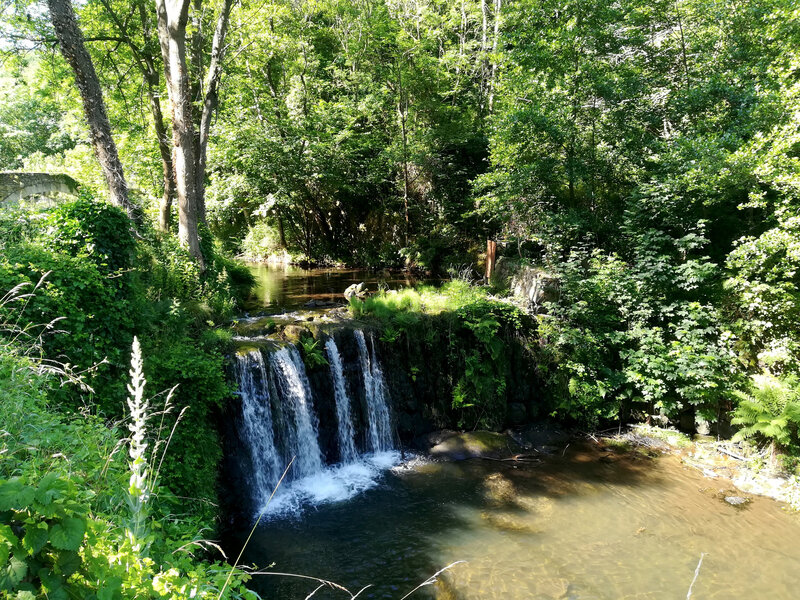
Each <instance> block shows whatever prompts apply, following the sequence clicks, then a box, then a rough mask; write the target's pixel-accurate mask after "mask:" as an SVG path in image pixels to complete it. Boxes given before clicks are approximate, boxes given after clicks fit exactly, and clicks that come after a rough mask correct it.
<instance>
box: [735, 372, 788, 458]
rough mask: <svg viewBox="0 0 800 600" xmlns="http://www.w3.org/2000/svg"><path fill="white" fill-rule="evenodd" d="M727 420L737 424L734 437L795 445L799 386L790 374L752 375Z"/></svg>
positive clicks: (773, 449)
mask: <svg viewBox="0 0 800 600" xmlns="http://www.w3.org/2000/svg"><path fill="white" fill-rule="evenodd" d="M737 396H738V397H739V404H738V406H737V407H736V410H734V412H733V418H732V419H731V423H732V424H733V425H741V429H739V431H738V432H736V435H734V436H733V439H734V440H746V439H753V438H755V439H760V440H762V441H765V442H768V443H770V445H771V446H772V451H773V453H774V452H775V450H776V449H777V447H785V448H788V447H796V446H797V432H798V426H800V386H798V381H797V379H796V378H794V377H786V378H784V379H778V378H777V377H775V376H773V375H770V374H762V375H756V376H754V377H753V383H752V385H751V388H750V390H749V394H745V393H742V392H739V393H738V394H737Z"/></svg>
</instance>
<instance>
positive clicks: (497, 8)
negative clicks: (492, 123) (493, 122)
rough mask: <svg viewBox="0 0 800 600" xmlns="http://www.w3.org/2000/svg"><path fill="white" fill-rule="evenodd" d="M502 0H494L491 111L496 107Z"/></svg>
mask: <svg viewBox="0 0 800 600" xmlns="http://www.w3.org/2000/svg"><path fill="white" fill-rule="evenodd" d="M501 2H502V0H494V38H492V69H491V72H490V73H489V86H488V89H489V113H491V112H492V110H493V109H494V88H495V80H496V79H497V46H498V42H499V41H500V10H501Z"/></svg>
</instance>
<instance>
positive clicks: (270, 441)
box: [236, 350, 281, 506]
mask: <svg viewBox="0 0 800 600" xmlns="http://www.w3.org/2000/svg"><path fill="white" fill-rule="evenodd" d="M236 378H237V380H238V381H239V394H240V395H241V398H242V428H243V437H244V438H245V439H247V440H248V442H249V443H248V449H249V450H250V460H251V463H252V468H251V470H250V471H249V472H248V474H249V477H250V491H251V494H252V496H253V501H254V502H255V503H256V504H257V505H259V506H263V505H264V504H265V503H266V501H267V498H269V494H270V492H271V490H272V487H273V486H274V485H275V483H276V482H277V481H278V478H279V477H280V469H281V467H280V464H279V460H278V452H277V450H276V448H275V438H274V435H273V427H272V409H271V406H270V396H269V385H268V381H269V379H268V377H267V368H266V365H265V364H264V357H263V356H262V354H261V352H259V351H258V350H252V351H250V352H248V353H246V354H237V355H236ZM265 494H266V496H265Z"/></svg>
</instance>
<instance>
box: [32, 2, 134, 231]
mask: <svg viewBox="0 0 800 600" xmlns="http://www.w3.org/2000/svg"><path fill="white" fill-rule="evenodd" d="M47 5H48V8H49V9H50V17H51V19H52V21H53V28H54V29H55V33H56V38H58V44H59V46H60V47H61V53H62V54H63V55H64V58H65V59H66V60H67V63H69V66H70V67H71V68H72V71H73V73H74V74H75V83H76V84H77V86H78V91H79V92H80V95H81V101H82V102H83V112H84V115H85V116H86V121H87V122H88V124H89V137H90V139H91V142H92V147H93V148H94V153H95V156H96V157H97V160H98V161H99V162H100V167H101V168H102V170H103V175H104V176H105V179H106V183H107V184H108V190H109V194H110V199H111V203H112V204H114V205H116V206H119V207H120V208H122V209H123V210H124V211H125V212H126V213H128V216H129V217H130V218H131V219H135V218H136V216H135V214H134V210H133V206H132V205H131V203H130V200H129V198H128V184H127V182H126V181H125V173H124V171H123V169H122V162H120V159H119V154H118V153H117V146H116V144H114V138H113V137H112V136H111V125H110V123H109V121H108V115H107V114H106V108H105V104H104V103H103V94H102V91H101V89H100V81H99V80H98V79H97V73H96V72H95V69H94V64H93V63H92V59H91V57H90V56H89V53H88V52H87V51H86V46H85V45H84V43H83V35H82V34H81V30H80V29H79V28H78V21H77V18H76V17H75V11H74V10H73V8H72V3H71V0H48V1H47Z"/></svg>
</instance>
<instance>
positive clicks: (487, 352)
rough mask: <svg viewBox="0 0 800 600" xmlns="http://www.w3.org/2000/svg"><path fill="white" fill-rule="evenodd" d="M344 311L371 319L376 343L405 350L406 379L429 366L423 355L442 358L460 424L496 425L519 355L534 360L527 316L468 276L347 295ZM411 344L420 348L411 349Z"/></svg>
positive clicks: (500, 422)
mask: <svg viewBox="0 0 800 600" xmlns="http://www.w3.org/2000/svg"><path fill="white" fill-rule="evenodd" d="M350 311H351V314H352V315H353V316H354V317H357V318H367V319H374V320H376V321H378V322H379V323H380V327H381V338H380V339H381V341H382V342H384V343H387V344H403V343H405V344H406V345H407V346H408V347H409V352H408V354H409V357H410V358H409V360H410V361H411V364H410V365H409V377H410V378H411V379H412V380H413V381H415V382H416V381H417V380H418V378H419V376H420V373H422V372H427V371H429V370H430V365H426V364H425V362H424V361H425V360H426V359H425V357H432V356H436V357H437V360H442V362H443V365H442V367H443V368H442V369H441V370H442V372H445V373H447V374H448V377H449V378H450V379H451V381H450V385H449V388H450V395H451V398H450V409H451V410H452V411H453V413H454V415H455V418H456V421H457V424H458V426H459V427H462V428H477V427H481V428H487V429H499V428H500V427H501V426H502V425H503V424H504V423H505V420H506V407H507V404H508V400H509V389H508V388H509V382H510V381H511V380H512V378H514V377H515V376H518V375H519V373H514V372H512V371H513V370H514V369H515V368H516V366H518V365H519V363H520V362H521V361H519V360H518V358H519V356H518V355H519V354H520V353H523V354H525V359H524V360H523V361H522V362H525V361H528V363H529V364H534V363H535V356H534V353H533V344H531V343H528V342H529V338H531V337H532V336H533V335H534V333H535V329H534V324H533V321H532V320H531V319H530V317H528V316H527V315H526V314H525V313H524V312H523V311H521V310H520V309H519V308H517V307H516V306H513V305H512V304H508V303H506V302H503V301H500V300H497V299H492V298H490V297H489V295H488V291H487V290H486V289H485V288H482V287H478V286H476V285H473V284H471V283H470V282H468V281H464V280H460V279H456V280H453V281H450V282H448V283H445V284H444V285H442V286H441V287H439V288H436V287H431V286H423V287H418V288H414V289H404V290H400V291H394V290H392V291H382V292H380V293H378V294H376V295H373V296H369V297H367V298H365V299H363V300H359V299H357V298H354V299H351V301H350ZM412 343H413V344H421V345H422V346H424V347H422V348H419V350H420V351H418V352H414V351H410V346H411V344H412ZM442 355H444V356H443V357H442ZM415 361H416V362H415Z"/></svg>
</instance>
